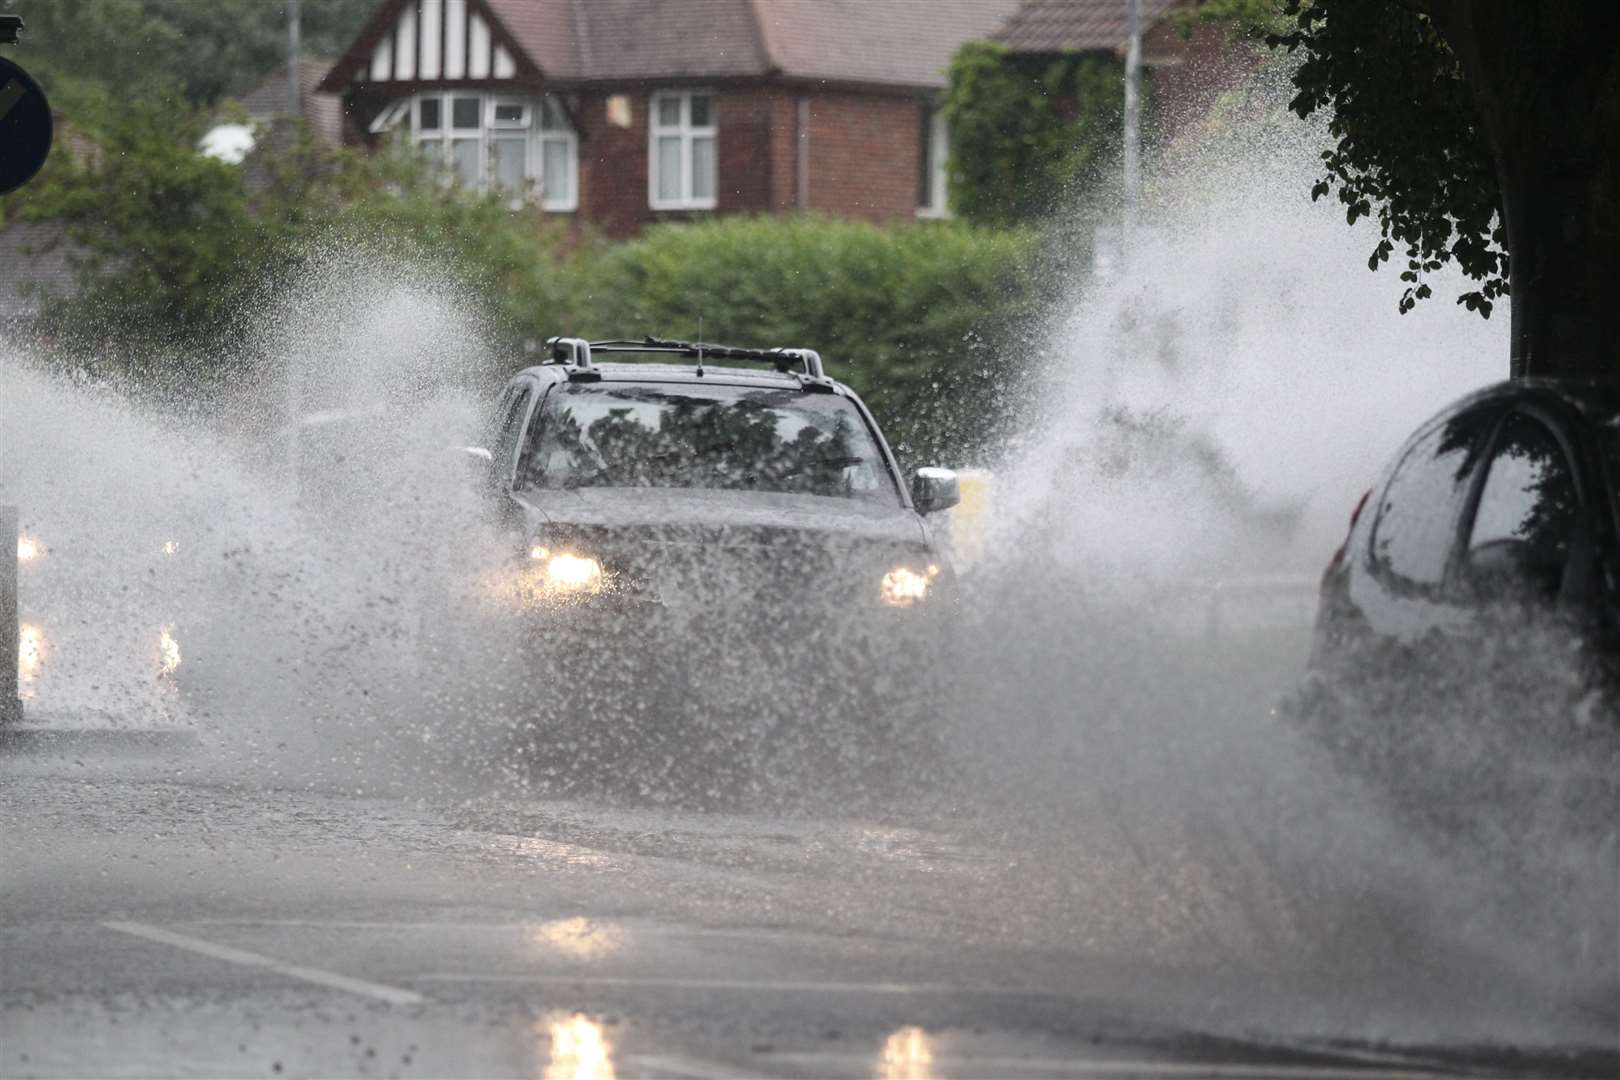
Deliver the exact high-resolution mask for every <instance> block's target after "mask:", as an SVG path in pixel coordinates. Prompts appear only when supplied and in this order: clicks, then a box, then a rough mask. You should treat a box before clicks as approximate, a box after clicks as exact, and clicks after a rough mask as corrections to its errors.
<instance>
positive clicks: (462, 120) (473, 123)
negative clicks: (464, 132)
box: [450, 97, 483, 128]
mask: <svg viewBox="0 0 1620 1080" xmlns="http://www.w3.org/2000/svg"><path fill="white" fill-rule="evenodd" d="M480 100H481V99H479V98H475V97H458V98H452V99H451V101H450V126H451V127H458V128H478V127H482V126H483V125H482V124H480V123H479V121H478V106H479V102H480Z"/></svg>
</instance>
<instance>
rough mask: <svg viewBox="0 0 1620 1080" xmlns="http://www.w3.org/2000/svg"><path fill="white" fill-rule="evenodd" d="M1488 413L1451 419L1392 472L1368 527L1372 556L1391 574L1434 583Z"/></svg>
mask: <svg viewBox="0 0 1620 1080" xmlns="http://www.w3.org/2000/svg"><path fill="white" fill-rule="evenodd" d="M1492 418H1493V414H1490V413H1485V414H1481V413H1466V414H1464V415H1462V416H1458V417H1454V418H1452V419H1451V420H1449V421H1447V422H1446V423H1444V424H1442V425H1441V426H1440V427H1438V428H1436V429H1435V430H1434V431H1432V432H1430V433H1429V434H1428V435H1426V436H1424V437H1423V439H1422V440H1421V441H1420V442H1419V443H1418V444H1417V445H1416V446H1414V447H1413V448H1412V450H1411V452H1409V453H1408V454H1407V455H1406V457H1405V458H1403V459H1402V460H1401V464H1400V466H1399V468H1397V469H1396V470H1395V475H1394V477H1393V478H1392V479H1391V480H1390V482H1389V487H1387V488H1386V489H1385V490H1384V497H1383V501H1382V502H1381V503H1380V504H1379V510H1378V522H1377V524H1376V525H1374V526H1373V556H1374V558H1375V559H1377V560H1378V562H1379V563H1381V564H1383V566H1384V568H1385V569H1386V570H1387V571H1388V572H1390V573H1392V574H1394V575H1395V576H1396V577H1399V578H1404V579H1405V580H1407V581H1409V582H1413V583H1416V584H1420V585H1436V584H1439V582H1440V580H1441V579H1442V578H1443V577H1444V576H1445V571H1446V561H1447V559H1449V558H1450V556H1451V549H1452V545H1453V542H1454V541H1455V540H1456V534H1457V526H1458V519H1459V517H1460V514H1461V511H1462V503H1463V499H1464V498H1465V497H1466V496H1467V494H1468V481H1469V478H1470V477H1471V476H1472V475H1473V472H1474V468H1475V466H1476V465H1477V464H1478V463H1479V456H1480V452H1481V449H1482V446H1481V444H1482V443H1483V442H1484V438H1483V436H1484V435H1485V433H1486V432H1487V431H1488V430H1489V425H1490V421H1491V420H1492Z"/></svg>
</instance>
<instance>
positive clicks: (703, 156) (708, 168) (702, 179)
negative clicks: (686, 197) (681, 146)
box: [692, 135, 714, 199]
mask: <svg viewBox="0 0 1620 1080" xmlns="http://www.w3.org/2000/svg"><path fill="white" fill-rule="evenodd" d="M692 198H694V199H712V198H714V136H712V135H708V136H704V137H702V138H696V139H693V140H692Z"/></svg>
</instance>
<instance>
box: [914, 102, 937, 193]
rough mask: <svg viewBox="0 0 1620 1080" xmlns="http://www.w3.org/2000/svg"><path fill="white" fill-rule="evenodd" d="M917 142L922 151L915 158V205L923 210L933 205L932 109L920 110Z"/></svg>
mask: <svg viewBox="0 0 1620 1080" xmlns="http://www.w3.org/2000/svg"><path fill="white" fill-rule="evenodd" d="M917 143H918V147H919V149H920V150H921V151H922V152H921V153H920V154H919V155H918V158H917V205H918V206H920V207H922V208H923V209H925V210H928V209H932V208H933V205H934V110H933V109H928V108H925V109H923V110H922V129H921V131H919V132H918V138H917Z"/></svg>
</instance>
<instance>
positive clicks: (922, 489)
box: [911, 468, 962, 514]
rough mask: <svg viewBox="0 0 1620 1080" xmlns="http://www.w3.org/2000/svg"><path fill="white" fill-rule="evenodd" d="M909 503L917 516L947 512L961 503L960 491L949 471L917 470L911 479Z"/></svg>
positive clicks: (952, 472) (954, 474)
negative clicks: (915, 510) (938, 511)
mask: <svg viewBox="0 0 1620 1080" xmlns="http://www.w3.org/2000/svg"><path fill="white" fill-rule="evenodd" d="M911 501H912V504H913V505H915V506H916V507H917V513H919V514H932V513H934V512H935V511H936V510H949V509H950V508H951V507H953V506H955V505H956V504H957V503H959V502H961V501H962V491H961V488H960V487H959V486H958V484H957V482H956V473H955V472H954V471H953V470H951V469H936V468H924V469H918V470H917V471H916V472H915V473H914V474H913V475H912V477H911Z"/></svg>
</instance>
